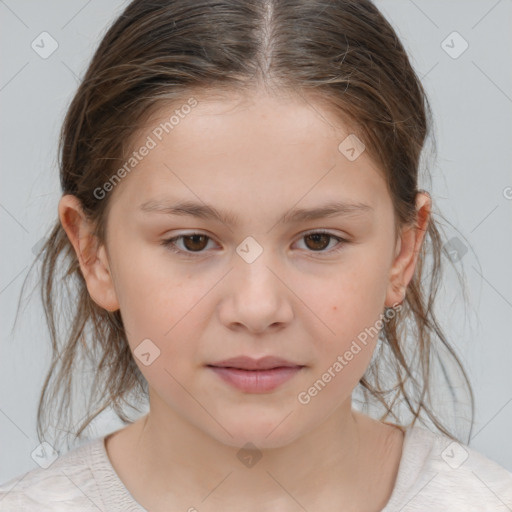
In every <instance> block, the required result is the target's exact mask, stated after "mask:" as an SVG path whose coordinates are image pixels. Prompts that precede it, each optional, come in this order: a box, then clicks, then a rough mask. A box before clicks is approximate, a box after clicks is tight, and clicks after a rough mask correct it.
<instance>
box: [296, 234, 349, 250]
mask: <svg viewBox="0 0 512 512" xmlns="http://www.w3.org/2000/svg"><path fill="white" fill-rule="evenodd" d="M301 239H304V240H306V241H308V243H306V246H307V248H308V249H311V250H312V252H319V253H335V252H338V251H340V250H341V249H343V247H344V245H345V244H346V243H348V240H345V239H344V238H341V237H339V236H336V235H334V234H332V233H329V232H328V231H310V232H309V233H306V234H304V235H302V237H301ZM333 240H335V241H337V242H338V243H337V244H336V245H335V246H334V249H331V250H328V251H325V250H324V249H325V248H326V247H328V246H329V244H330V242H332V241H333Z"/></svg>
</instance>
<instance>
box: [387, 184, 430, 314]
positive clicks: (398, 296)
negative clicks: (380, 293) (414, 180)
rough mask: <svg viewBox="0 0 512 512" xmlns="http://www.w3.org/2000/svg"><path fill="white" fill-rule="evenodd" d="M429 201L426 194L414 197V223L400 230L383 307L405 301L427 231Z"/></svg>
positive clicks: (422, 193) (421, 193) (428, 196)
mask: <svg viewBox="0 0 512 512" xmlns="http://www.w3.org/2000/svg"><path fill="white" fill-rule="evenodd" d="M431 204H432V203H431V199H430V195H429V194H428V193H427V192H420V193H418V194H417V197H416V212H417V214H416V222H415V223H413V224H411V225H407V226H404V227H403V228H402V231H401V234H400V238H399V240H398V243H397V247H398V249H397V254H396V255H395V258H394V261H393V265H392V267H391V270H390V275H389V282H388V289H387V292H386V300H385V306H386V307H392V306H393V304H397V303H401V302H402V301H403V300H404V299H405V295H406V290H407V286H408V284H409V282H410V281H411V279H412V277H413V275H414V269H415V268H416V264H417V261H418V256H419V253H420V250H421V245H422V243H423V240H424V238H425V233H426V231H427V229H428V224H429V221H430V213H431Z"/></svg>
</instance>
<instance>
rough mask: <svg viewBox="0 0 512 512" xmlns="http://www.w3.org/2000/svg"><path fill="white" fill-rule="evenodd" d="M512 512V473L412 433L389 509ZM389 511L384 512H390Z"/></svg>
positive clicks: (459, 447)
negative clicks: (511, 511) (426, 508)
mask: <svg viewBox="0 0 512 512" xmlns="http://www.w3.org/2000/svg"><path fill="white" fill-rule="evenodd" d="M397 505H400V506H399V508H400V507H403V512H414V511H420V510H421V511H422V512H423V511H424V510H425V507H429V508H428V509H429V510H434V509H436V510H443V509H444V510H450V511H459V510H461V511H462V510H463V511H465V512H468V511H477V510H478V511H482V510H486V511H502V510H503V511H510V510H511V509H512V473H510V472H509V471H508V470H506V469H505V468H504V467H502V466H500V465H499V464H497V463H496V462H494V461H492V460H490V459H488V458H487V457H485V456H484V455H483V454H481V453H479V452H478V451H476V450H473V449H472V448H469V447H468V446H467V445H465V444H462V443H458V442H455V441H452V440H451V439H450V438H448V437H447V436H445V435H442V434H439V433H432V432H430V431H429V430H427V429H425V428H423V427H419V426H415V427H410V428H409V429H407V431H406V436H405V440H404V445H403V450H402V459H401V461H400V467H399V470H398V475H397V479H396V482H395V489H394V491H393V494H392V496H391V499H390V501H389V503H388V506H391V507H392V508H389V509H388V506H387V507H386V508H385V509H384V511H385V512H387V511H388V510H395V507H396V506H397ZM384 511H383V512H384Z"/></svg>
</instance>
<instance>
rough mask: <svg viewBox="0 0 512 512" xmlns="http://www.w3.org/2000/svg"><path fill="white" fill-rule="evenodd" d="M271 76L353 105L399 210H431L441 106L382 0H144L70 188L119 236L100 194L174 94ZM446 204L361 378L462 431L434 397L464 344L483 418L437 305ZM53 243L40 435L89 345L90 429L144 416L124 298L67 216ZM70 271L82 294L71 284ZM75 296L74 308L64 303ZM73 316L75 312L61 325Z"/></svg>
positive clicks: (329, 102) (118, 36) (84, 130)
mask: <svg viewBox="0 0 512 512" xmlns="http://www.w3.org/2000/svg"><path fill="white" fill-rule="evenodd" d="M259 86H264V87H267V88H269V90H270V89H274V90H276V91H277V90H286V91H289V92H291V93H294V94H298V95H300V96H301V97H302V98H303V99H307V100H308V101H309V100H311V101H313V102H315V101H316V102H319V103H322V104H323V105H325V106H327V107H328V108H329V109H330V110H331V111H332V112H334V113H335V114H337V115H339V116H340V119H343V121H344V122H345V123H346V122H347V120H349V121H350V123H351V129H352V131H353V133H357V136H358V137H359V138H360V139H361V140H362V141H363V142H364V143H365V145H366V148H367V151H368V152H369V154H370V156H371V157H372V158H373V160H374V162H376V163H377V164H378V165H379V168H380V169H381V170H382V172H383V175H384V176H385V179H386V183H387V186H388V189H389V193H390V195H391V198H392V201H393V204H394V210H395V222H396V226H397V227H401V226H403V225H404V224H406V223H414V222H415V221H416V209H415V198H416V194H417V193H418V191H419V190H418V188H417V187H418V173H419V168H420V156H421V153H422V149H423V148H424V144H425V141H426V138H427V135H429V134H431V123H432V114H431V109H430V105H429V103H428V99H427V97H426V94H425V91H424V89H423V87H422V85H421V82H420V80H419V78H418V76H417V75H416V73H415V71H414V70H413V68H412V66H411V64H410V62H409V59H408V56H407V53H406V51H405V50H404V47H403V46H402V44H401V42H400V40H399V38H398V36H397V34H396V33H395V31H394V30H393V28H392V26H391V25H390V24H389V23H388V21H387V20H386V19H385V18H384V17H383V16H382V14H381V13H380V12H379V10H378V9H377V8H376V7H375V6H374V5H373V4H372V3H371V2H370V1H369V0H331V1H329V0H279V1H278V0H265V1H263V0H262V1H261V2H254V1H252V0H218V1H215V2H213V1H194V2H190V1H189V0H151V1H148V0H135V1H133V2H131V3H130V4H129V5H128V6H127V7H126V9H125V10H124V12H123V13H122V14H121V15H120V16H119V17H118V18H117V20H116V21H115V22H114V23H113V25H112V26H111V28H110V29H109V30H108V32H107V33H106V35H105V36H104V38H103V40H102V41H101V43H100V45H99V47H98V49H97V50H96V52H95V54H94V57H93V59H92V61H91V63H90V65H89V67H88V69H87V71H86V73H85V76H84V77H83V80H82V82H81V84H80V86H79V88H78V90H77V92H76V94H75V96H74V98H73V100H72V102H71V104H70V106H69V109H68V111H67V115H66V118H65V121H64V124H63V127H62V132H61V138H60V146H59V157H60V159H59V160H60V161H59V164H60V181H61V186H62V191H63V194H73V195H75V196H76V197H78V199H79V200H80V201H81V203H82V206H83V209H84V212H85V213H86V215H87V216H88V217H89V218H90V219H91V220H92V221H93V223H94V225H95V226H96V232H95V234H96V236H97V237H98V242H99V243H104V242H105V224H106V218H107V214H108V205H109V204H110V202H111V195H112V194H110V195H107V197H106V198H105V199H98V198H97V197H96V195H95V194H94V190H95V189H97V188H98V187H101V186H102V185H103V184H104V183H105V182H107V181H108V180H109V178H110V177H111V176H112V175H113V173H114V171H115V170H116V169H118V167H119V166H120V165H122V163H123V162H124V161H125V159H126V156H127V155H128V154H129V150H130V141H132V140H133V138H134V136H136V135H137V133H138V130H140V128H141V126H143V123H144V122H145V121H146V120H147V119H148V117H149V115H150V114H151V113H152V112H154V111H156V109H158V108H159V107H161V106H162V105H163V104H164V102H165V103H166V104H168V103H169V102H173V103H180V102H181V103H185V102H186V99H187V98H190V96H191V95H192V94H195V93H197V95H198V97H199V96H201V95H202V94H204V95H205V96H206V97H208V95H210V94H215V93H217V92H219V91H220V92H224V93H228V92H247V91H251V90H253V89H255V88H256V87H259ZM319 103H317V104H319ZM435 215H437V214H436V213H435V211H434V208H433V210H432V216H431V219H430V222H429V224H428V229H427V233H426V234H425V235H426V236H425V241H424V243H423V246H422V249H421V252H420V255H419V259H418V263H417V267H416V270H415V273H414V276H413V278H412V280H411V282H410V283H409V286H408V289H407V294H406V298H405V301H404V303H403V307H402V309H401V310H400V311H399V312H397V313H396V315H394V316H393V317H392V318H390V319H389V320H388V321H386V322H385V323H384V326H383V328H382V330H381V332H380V334H379V336H380V338H379V341H380V342H381V343H380V344H379V345H378V346H377V348H376V352H375V354H374V358H373V359H372V362H371V364H370V366H369V368H368V369H367V372H366V373H365V375H364V377H363V378H362V379H361V381H360V385H361V387H360V389H361V390H362V392H363V394H364V397H365V398H364V401H366V402H368V403H370V401H373V402H374V403H375V404H376V406H377V407H382V408H383V414H382V416H381V419H385V418H386V417H388V416H389V415H391V416H394V417H395V418H399V417H400V412H399V411H398V408H399V407H398V405H399V404H397V400H401V401H402V405H403V406H405V409H406V410H407V411H408V412H409V415H410V418H412V423H414V422H415V421H416V420H417V419H418V418H419V419H420V420H422V421H425V422H427V421H429V422H431V423H432V424H433V425H434V426H435V428H437V429H438V430H439V431H441V432H443V433H444V434H446V435H448V436H449V437H451V438H452V439H456V436H455V435H454V434H453V433H452V432H450V429H449V428H448V427H447V425H446V424H445V422H443V421H441V419H440V418H439V417H438V415H437V414H436V413H435V411H434V407H433V406H432V398H433V397H435V393H434V392H433V383H432V381H431V379H430V377H431V375H432V374H433V373H434V366H435V363H436V361H437V362H438V363H440V365H441V367H442V368H443V371H442V374H443V376H444V378H445V379H446V383H447V385H448V387H449V389H450V390H451V391H452V394H453V390H454V389H455V388H456V387H457V386H456V385H454V384H453V382H452V380H451V378H450V377H449V376H448V375H449V372H448V371H444V370H445V365H444V363H445V362H446V361H447V360H448V358H451V360H452V361H453V362H454V363H455V366H456V368H457V370H458V371H460V372H461V375H462V377H463V379H464V384H465V386H466V389H467V391H468V392H469V398H470V403H471V426H472V423H473V409H474V403H473V393H472V390H471V385H470V383H469V380H468V378H467V375H466V373H465V371H464V368H463V366H462V364H461V362H460V361H459V359H458V358H457V355H456V353H455V351H454V350H453V349H452V348H451V346H450V344H449V343H448V341H447V340H446V337H445V335H444V334H443V331H442V329H441V327H440V326H439V323H438V321H437V319H436V316H435V314H434V303H435V298H436V295H437V292H438V288H439V283H440V281H441V279H442V236H441V233H440V231H439V229H438V226H437V222H436V221H435V219H434V216H435ZM396 233H397V236H398V234H399V233H398V230H396ZM39 256H42V258H41V261H42V279H41V281H42V286H41V292H42V300H43V304H44V308H45V314H46V319H47V322H48V326H49V330H50V336H51V342H52V350H53V356H52V362H51V366H50V368H49V371H48V374H47V376H46V379H45V382H44V385H43V389H42V392H41V397H40V402H39V408H38V413H37V432H38V436H39V438H40V440H43V439H44V438H45V432H46V431H47V425H48V416H49V414H50V413H51V412H53V413H56V417H58V418H59V421H60V422H62V421H63V420H62V418H63V415H64V413H68V414H69V413H70V411H71V408H70V407H69V406H70V403H72V401H73V400H74V397H73V383H74V382H75V381H76V373H75V372H76V371H77V370H78V369H79V368H80V367H79V366H78V363H79V362H80V364H81V365H83V364H85V362H86V361H88V362H89V363H90V364H91V365H92V370H91V373H92V374H93V376H92V385H91V386H90V394H89V402H88V405H87V407H86V410H85V416H84V417H83V418H82V420H83V421H82V423H81V424H80V426H79V428H78V430H77V431H76V433H75V435H76V436H77V437H79V436H80V434H81V433H82V432H83V430H84V429H85V428H86V427H87V425H89V424H90V423H91V421H92V420H93V419H94V418H96V416H98V414H100V413H101V412H102V411H104V410H105V409H107V408H108V407H109V406H111V407H112V409H113V411H114V412H115V413H116V414H117V416H118V417H119V418H120V419H121V420H122V421H123V422H124V423H125V424H126V423H128V422H130V421H131V420H130V418H129V417H128V416H127V415H126V414H125V412H126V411H125V410H124V405H126V404H128V405H130V406H132V407H133V405H132V404H131V403H130V401H129V400H128V398H129V396H130V395H133V398H137V399H142V400H145V399H146V398H147V393H148V389H147V382H146V380H145V379H144V377H143V375H142V374H141V372H140V371H139V369H138V367H137V365H136V364H135V362H134V360H133V357H132V354H131V352H130V348H129V345H128V343H127V339H126V333H125V330H124V327H123V322H122V318H121V315H120V311H115V312H113V313H111V312H108V311H106V310H104V309H102V308H101V307H99V306H98V305H97V304H96V303H95V302H94V301H93V300H92V299H91V297H90V296H89V293H88V291H87V288H86V285H85V281H84V278H83V276H82V274H81V270H80V267H79V264H78V260H77V257H76V253H75V252H74V250H73V247H72V245H71V243H70V241H69V240H68V237H67V236H66V233H65V231H64V230H63V228H62V226H61V223H60V221H59V220H57V221H56V222H55V225H54V227H53V229H52V230H51V233H50V234H49V236H48V238H47V240H46V243H45V244H44V246H43V247H42V249H41V251H40V254H39ZM429 256H430V257H431V260H432V261H431V269H430V271H429V272H428V275H427V270H428V269H427V263H428V262H427V259H428V257H429ZM60 263H62V265H63V269H64V271H63V274H62V275H59V274H58V272H57V269H58V265H60ZM70 285H72V289H70ZM64 287H66V290H67V295H66V296H62V297H61V296H59V295H58V294H59V290H64ZM66 298H67V300H68V302H67V304H68V307H69V309H70V315H69V316H70V318H68V317H67V316H66V315H63V314H62V313H61V310H60V309H59V307H61V306H62V307H64V305H65V304H66ZM59 318H63V319H64V320H68V321H69V324H68V325H66V328H65V329H63V330H62V333H61V334H59V332H58V331H59V329H58V328H57V320H58V319H59ZM446 356H448V358H447V357H446ZM436 358H437V359H436ZM61 395H62V396H61ZM454 398H455V397H454ZM57 403H58V405H59V409H58V411H57V410H56V405H57ZM137 410H138V409H137ZM82 412H84V411H82ZM59 430H61V429H59Z"/></svg>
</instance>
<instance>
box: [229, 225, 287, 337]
mask: <svg viewBox="0 0 512 512" xmlns="http://www.w3.org/2000/svg"><path fill="white" fill-rule="evenodd" d="M263 239H265V240H268V239H269V237H267V238H265V237H264V236H263V235H262V236H261V238H260V240H261V241H262V243H260V242H259V241H258V240H257V239H256V238H255V237H253V236H248V237H246V238H245V239H244V240H243V241H242V242H241V243H240V244H239V245H238V246H237V248H236V253H237V254H236V255H235V257H234V261H233V267H234V268H233V271H232V272H231V273H230V281H229V285H228V289H227V290H226V293H227V298H228V300H227V301H224V302H223V306H222V308H221V310H222V320H223V322H224V324H225V325H230V324H231V325H234V324H237V325H240V324H241V325H244V326H245V327H246V328H247V329H249V330H250V331H254V332H255V331H263V330H264V329H265V328H266V327H268V326H270V325H273V324H285V323H287V322H289V321H290V320H291V318H292V317H293V310H292V307H291V304H290V302H289V297H288V296H287V287H286V286H284V284H283V282H281V279H279V278H278V277H277V276H278V275H279V274H280V273H282V270H280V269H282V268H283V267H282V265H280V264H279V258H278V255H277V253H276V252H273V251H272V249H271V248H270V243H268V244H267V242H265V241H264V240H263ZM266 244H267V246H265V245H266ZM276 274H277V275H276ZM282 280H283V281H285V279H282Z"/></svg>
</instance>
